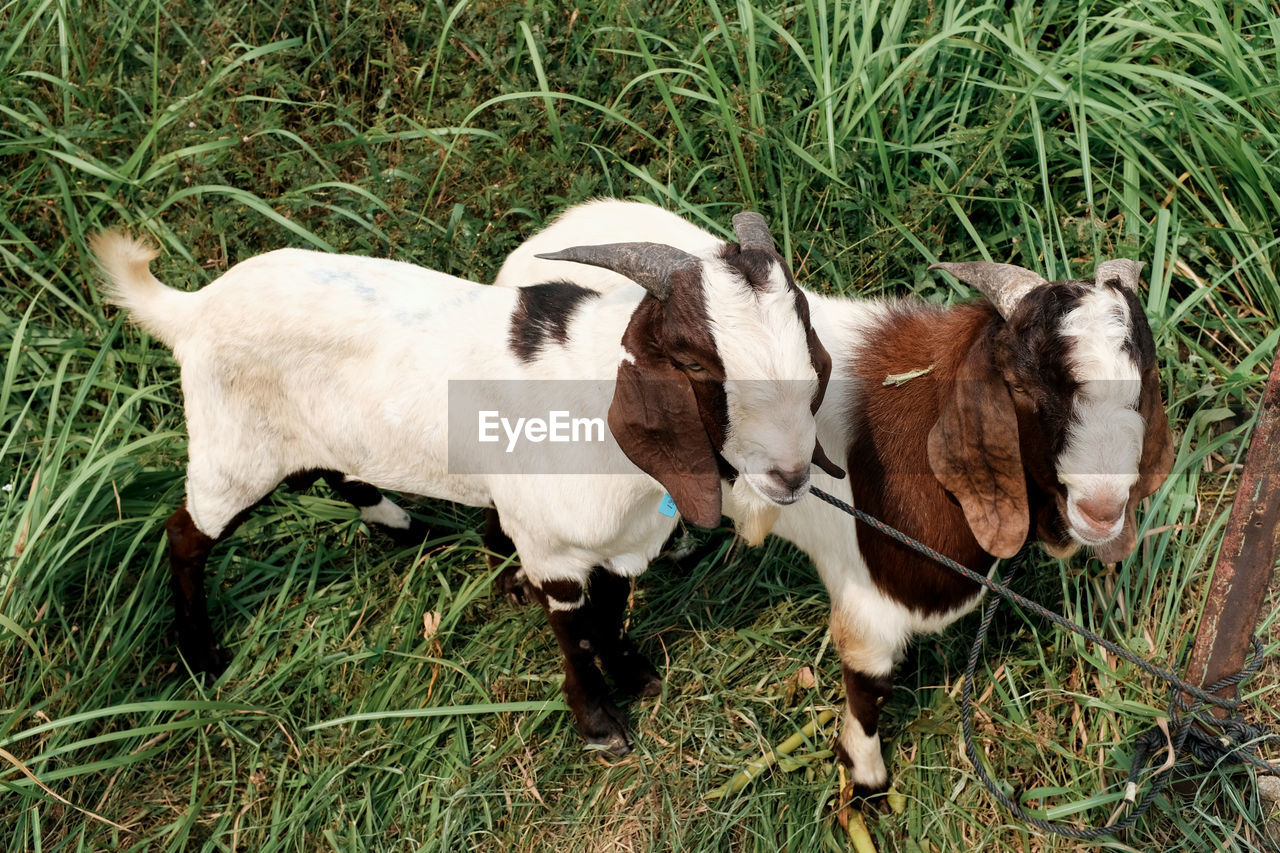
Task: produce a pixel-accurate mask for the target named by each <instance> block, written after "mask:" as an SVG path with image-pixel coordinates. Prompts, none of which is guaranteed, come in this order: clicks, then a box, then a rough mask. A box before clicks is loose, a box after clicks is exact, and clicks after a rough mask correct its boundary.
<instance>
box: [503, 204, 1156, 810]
mask: <svg viewBox="0 0 1280 853" xmlns="http://www.w3.org/2000/svg"><path fill="white" fill-rule="evenodd" d="M610 233H627V234H629V235H632V236H634V237H636V238H644V239H661V240H663V241H664V242H668V243H670V244H672V245H677V246H680V245H684V244H685V243H686V242H687V243H689V244H691V245H696V244H697V242H698V241H699V240H706V239H708V236H709V235H707V234H706V233H705V232H702V231H701V230H700V229H698V228H696V227H695V226H692V225H690V224H689V223H687V222H685V221H684V220H682V219H680V218H679V217H677V216H675V215H674V214H670V213H665V212H663V211H661V210H660V209H658V208H654V207H652V206H650V205H643V204H636V203H630V202H618V201H609V200H603V201H596V202H591V203H588V204H585V205H581V206H579V207H577V208H573V209H571V210H569V211H567V212H566V213H564V214H563V215H562V216H561V217H560V218H559V219H557V220H556V222H555V223H554V224H552V225H551V226H550V227H548V228H547V229H546V230H544V231H543V232H541V233H540V234H539V235H537V236H536V237H534V238H533V239H532V240H531V241H530V242H529V243H527V244H525V246H522V247H520V248H518V249H517V250H516V252H514V253H513V254H512V256H511V257H510V258H509V259H508V261H507V262H506V264H504V266H503V269H502V272H501V273H500V274H499V278H498V282H497V283H499V284H513V283H514V282H515V281H516V279H517V278H519V277H523V278H525V279H526V280H543V279H550V278H561V277H565V278H567V279H568V280H574V279H573V275H574V272H573V271H572V270H570V269H569V268H567V267H565V266H564V265H557V264H554V263H550V262H547V261H542V260H537V259H535V258H534V256H533V249H534V248H536V247H537V246H538V245H546V244H547V243H550V242H554V241H557V240H563V239H566V238H568V237H569V236H570V235H578V236H580V237H581V236H583V235H591V237H592V238H595V239H599V238H601V237H602V236H604V235H607V234H610ZM526 247H528V248H526ZM1141 266H1142V265H1141V264H1138V263H1135V262H1132V261H1126V260H1116V261H1108V262H1105V263H1101V264H1099V265H1098V267H1097V269H1096V271H1095V275H1094V278H1093V279H1087V280H1073V281H1060V282H1047V281H1045V280H1044V279H1043V278H1041V277H1040V276H1039V275H1037V274H1035V273H1033V272H1031V271H1029V270H1025V269H1022V268H1020V267H1015V266H1011V265H1008V264H993V263H983V262H978V263H958V264H940V265H938V267H937V268H940V269H943V270H945V271H947V272H949V273H951V274H953V275H955V276H956V277H957V278H959V279H961V280H963V281H965V282H967V283H969V284H971V285H973V286H975V287H977V288H978V289H979V290H980V291H981V292H982V293H983V294H984V295H985V296H986V297H987V299H985V300H982V301H978V302H974V303H969V304H962V305H957V306H954V307H950V308H943V307H936V306H930V305H925V304H922V303H919V302H916V301H898V302H885V301H874V300H855V299H849V298H845V297H831V296H824V295H821V294H817V293H812V292H810V293H808V294H807V296H808V303H809V309H810V314H811V316H812V324H813V328H814V330H815V331H816V333H817V334H818V337H819V338H820V339H821V341H822V342H823V344H824V345H825V347H826V349H827V350H828V352H830V354H831V357H832V362H833V364H832V373H831V383H830V385H829V387H828V389H827V393H826V396H825V399H824V401H823V403H822V406H821V408H820V409H819V411H818V438H819V441H820V442H821V443H822V445H823V446H824V447H826V448H827V449H828V450H830V451H831V452H832V453H840V454H842V455H841V456H839V457H837V458H843V459H845V460H847V469H848V471H849V477H848V479H845V480H836V479H834V478H831V477H828V476H826V475H825V474H823V473H822V472H820V471H814V473H813V483H814V485H816V486H818V487H819V488H821V489H823V490H824V491H827V492H829V493H830V494H833V495H836V496H837V497H841V498H843V499H844V500H846V501H848V502H850V503H852V504H854V505H855V506H857V507H859V508H860V509H862V510H865V511H866V512H868V513H870V514H871V515H873V516H875V517H878V518H880V519H881V520H883V521H885V522H887V523H888V524H890V525H892V526H894V527H896V528H898V529H899V530H902V531H904V532H906V533H908V534H909V535H911V536H913V537H915V538H917V539H919V540H921V541H923V542H924V543H925V544H927V545H930V546H932V547H933V548H935V549H936V550H938V551H940V552H942V553H944V554H946V555H948V556H950V557H952V558H953V559H955V560H957V561H959V562H960V563H962V564H964V565H967V566H969V567H971V568H974V569H977V570H980V571H983V572H985V571H987V570H988V569H989V568H990V567H991V566H992V565H993V563H994V561H995V560H996V559H997V558H1004V557H1011V556H1013V555H1014V554H1015V553H1016V552H1017V551H1018V549H1019V548H1020V547H1021V546H1022V544H1023V543H1024V542H1025V541H1026V540H1027V539H1028V538H1033V539H1036V540H1038V541H1040V542H1041V543H1043V545H1044V546H1045V548H1046V550H1048V551H1049V552H1050V553H1051V554H1054V555H1056V556H1063V557H1065V556H1068V555H1070V554H1072V553H1073V552H1074V551H1076V550H1077V549H1078V548H1079V547H1081V546H1085V547H1087V548H1089V549H1090V550H1092V552H1093V553H1094V555H1095V556H1097V557H1098V558H1099V559H1101V560H1103V561H1104V562H1112V561H1115V560H1119V559H1121V558H1123V557H1125V556H1127V555H1128V554H1129V553H1130V552H1131V551H1132V550H1133V548H1134V546H1135V544H1136V540H1137V532H1136V531H1137V527H1136V521H1135V516H1134V510H1135V508H1136V505H1137V503H1138V501H1140V500H1141V499H1142V498H1143V497H1145V496H1147V495H1149V494H1151V493H1152V492H1154V491H1155V490H1156V489H1157V488H1158V487H1159V486H1160V484H1161V482H1163V480H1164V478H1165V477H1166V476H1167V474H1168V472H1169V468H1170V465H1171V463H1172V453H1173V446H1172V438H1171V436H1170V434H1169V426H1168V421H1167V419H1166V417H1165V412H1164V407H1163V404H1162V402H1161V398H1160V388H1159V375H1158V371H1157V367H1156V363H1155V344H1154V341H1153V339H1152V335H1151V330H1150V328H1149V327H1148V325H1147V322H1146V318H1145V316H1144V315H1143V312H1142V306H1141V304H1140V302H1139V300H1138V298H1137V294H1136V290H1137V287H1138V275H1139V272H1140V271H1141ZM587 274H589V275H595V276H597V277H595V278H594V279H593V280H592V285H593V286H595V287H597V288H600V289H607V288H610V287H626V286H627V285H626V283H625V280H622V279H619V278H617V277H612V278H605V277H601V276H599V275H598V274H597V273H596V272H595V271H587ZM724 508H725V514H726V515H729V516H730V517H731V518H733V519H734V520H735V522H737V523H738V526H739V530H740V532H743V533H744V535H745V536H746V537H747V538H748V539H749V540H756V539H759V538H762V537H763V535H764V532H765V531H767V530H768V529H769V527H770V525H771V524H772V532H773V533H775V534H777V535H779V536H782V537H783V538H785V539H788V540H790V541H791V542H794V543H795V544H796V545H798V546H799V547H800V548H801V549H803V550H804V551H805V552H806V553H807V554H808V555H809V557H810V558H811V559H812V560H813V562H814V564H815V565H816V566H817V568H818V571H819V573H820V575H821V577H822V580H823V583H824V584H825V585H826V587H827V590H828V591H829V593H830V595H831V633H832V636H833V637H834V639H835V641H836V645H837V647H838V649H839V652H840V658H841V665H842V672H843V680H844V685H845V699H846V710H845V715H844V721H843V726H842V729H841V733H840V736H839V740H838V743H837V752H838V753H839V754H840V757H841V759H842V760H843V761H844V763H846V764H847V765H849V766H850V768H851V774H850V777H851V781H852V785H853V788H854V791H855V793H857V794H861V795H866V794H871V793H875V792H878V791H882V790H883V789H884V788H885V787H886V786H887V784H888V772H887V769H886V767H885V764H884V758H883V756H882V755H881V750H880V739H879V735H878V724H879V716H880V709H881V707H882V705H883V704H884V702H885V700H886V699H887V697H888V695H889V692H890V690H891V688H892V671H893V667H894V665H895V664H896V663H897V662H898V661H899V660H900V659H901V658H902V656H903V654H904V652H905V650H906V647H907V645H908V643H909V642H910V640H911V639H912V638H913V637H914V636H916V635H918V634H921V633H931V632H936V631H940V630H942V629H943V628H945V627H946V626H947V625H949V624H951V623H952V622H954V621H955V620H956V619H958V618H959V617H960V616H962V615H964V614H965V613H967V612H969V611H970V610H972V609H973V608H974V607H975V606H976V604H977V603H978V600H979V595H978V593H979V589H978V587H977V586H976V585H975V584H973V583H972V582H970V581H968V580H965V579H963V578H961V577H960V576H958V575H956V574H954V573H952V572H951V571H950V570H949V569H946V568H944V567H942V566H939V565H937V564H935V563H933V562H932V561H930V560H928V559H927V558H925V557H922V556H919V555H917V554H916V553H915V552H913V551H910V550H908V549H907V548H905V547H904V546H902V545H900V544H898V543H897V542H896V541H894V540H891V539H889V538H887V537H885V536H884V535H882V534H880V533H878V532H876V531H875V530H873V529H870V528H867V527H865V526H863V525H862V524H856V525H855V523H854V522H853V520H852V519H850V518H849V517H848V516H846V515H844V514H843V513H842V512H840V511H839V510H837V509H835V508H834V507H831V506H829V505H828V504H825V503H823V502H821V501H818V500H816V499H812V500H807V501H801V502H799V503H796V504H793V505H791V506H787V507H777V506H768V505H765V504H764V503H763V502H761V501H759V500H758V499H756V498H755V496H754V495H753V494H752V493H751V492H750V491H749V490H745V489H742V488H740V487H738V486H736V485H729V484H726V486H725V504H724Z"/></svg>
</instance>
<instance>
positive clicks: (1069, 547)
mask: <svg viewBox="0 0 1280 853" xmlns="http://www.w3.org/2000/svg"><path fill="white" fill-rule="evenodd" d="M1040 547H1041V548H1044V552H1045V553H1046V554H1048V555H1049V556H1050V557H1053V558H1054V559H1055V560H1068V559H1070V558H1071V557H1074V556H1075V555H1076V552H1077V551H1079V550H1080V543H1079V542H1077V541H1076V540H1074V539H1068V540H1067V541H1065V542H1051V541H1050V540H1048V539H1043V538H1042V539H1041V540H1040Z"/></svg>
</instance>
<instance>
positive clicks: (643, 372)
mask: <svg viewBox="0 0 1280 853" xmlns="http://www.w3.org/2000/svg"><path fill="white" fill-rule="evenodd" d="M661 311H662V308H661V305H660V304H659V303H658V301H657V300H656V299H654V298H653V297H648V296H647V297H645V299H644V301H643V302H641V303H640V306H639V307H638V308H637V309H636V311H635V313H634V314H633V315H632V317H631V323H630V324H629V325H628V326H627V331H626V334H624V335H623V336H622V347H623V349H624V350H625V351H626V355H625V356H624V357H623V360H622V363H621V364H619V365H618V380H617V384H616V385H615V387H614V392H613V403H612V404H611V405H610V406H609V430H610V431H611V432H612V433H613V437H614V438H615V439H617V441H618V445H619V446H620V447H621V448H622V452H623V453H625V454H626V455H627V458H628V459H630V460H631V461H632V462H633V463H635V464H636V466H638V467H639V468H640V470H642V471H644V472H645V473H646V474H648V475H649V476H650V477H653V478H654V479H655V480H657V481H658V482H659V483H661V484H662V485H663V486H664V487H665V488H666V490H667V491H668V492H669V493H670V494H671V498H672V499H673V500H674V501H675V504H676V509H678V510H679V511H680V514H681V515H682V516H684V518H685V519H686V520H687V521H689V522H690V523H692V524H696V525H698V526H699V527H717V526H719V524H720V472H719V470H718V469H717V467H716V457H715V451H714V449H713V448H712V446H711V439H709V438H708V437H707V432H706V429H705V428H704V427H703V425H702V418H701V417H700V416H699V414H698V401H697V398H696V397H695V396H694V393H693V386H692V385H691V384H690V383H689V379H688V378H687V377H685V375H684V374H683V373H681V372H680V371H679V370H677V369H676V367H675V366H674V365H673V364H672V363H671V361H670V359H668V358H667V357H666V356H665V355H664V354H663V352H662V350H661V348H660V346H659V344H658V340H657V332H658V321H659V320H660V319H661Z"/></svg>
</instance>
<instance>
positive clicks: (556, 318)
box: [507, 281, 600, 362]
mask: <svg viewBox="0 0 1280 853" xmlns="http://www.w3.org/2000/svg"><path fill="white" fill-rule="evenodd" d="M599 296H600V293H599V292H598V291H595V290H592V289H591V288H589V287H583V286H581V285H578V284H573V283H571V282H567V281H552V282H547V283H545V284H531V285H529V286H528V287H522V288H520V297H519V301H518V302H517V303H516V310H515V311H514V312H512V314H511V331H510V333H509V334H508V336H507V344H508V346H510V347H511V351H512V352H513V353H515V354H516V357H517V358H519V359H520V360H521V361H524V362H529V361H533V360H534V359H535V358H537V357H538V353H539V352H540V351H541V350H542V347H543V346H544V345H545V344H546V341H547V338H548V337H550V338H551V339H552V340H554V341H555V342H556V343H558V344H563V343H564V342H565V340H566V339H567V338H568V335H569V321H570V320H572V319H573V314H574V312H575V311H576V310H577V309H578V306H579V305H581V304H582V302H583V301H584V300H586V299H594V298H598V297H599Z"/></svg>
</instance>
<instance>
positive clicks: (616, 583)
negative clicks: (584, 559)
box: [588, 566, 662, 697]
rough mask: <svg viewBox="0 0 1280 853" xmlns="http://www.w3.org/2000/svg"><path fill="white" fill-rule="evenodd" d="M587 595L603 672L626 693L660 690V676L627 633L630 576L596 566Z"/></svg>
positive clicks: (641, 694) (651, 693)
mask: <svg viewBox="0 0 1280 853" xmlns="http://www.w3.org/2000/svg"><path fill="white" fill-rule="evenodd" d="M588 595H589V596H590V598H591V607H592V609H593V610H594V611H595V614H596V619H595V623H594V625H593V628H594V634H593V638H594V640H595V647H596V653H597V654H598V655H599V656H600V663H601V665H603V667H604V671H605V673H606V674H607V675H608V676H609V678H610V679H612V680H613V683H614V686H616V687H617V688H618V690H620V691H622V692H623V693H625V694H626V695H627V696H634V697H650V696H657V695H658V694H659V693H661V692H662V676H660V675H659V674H658V671H657V670H656V669H654V666H653V664H651V663H650V662H649V659H648V658H646V657H645V656H644V655H643V654H641V652H640V649H639V648H637V647H636V644H635V643H634V642H633V641H632V639H631V637H629V636H627V628H626V615H627V602H628V599H629V598H630V597H631V579H630V578H624V577H622V576H621V575H616V574H614V573H613V572H611V571H608V570H607V569H604V568H602V567H600V566H596V567H595V568H594V569H593V570H592V572H591V580H590V587H589V590H588Z"/></svg>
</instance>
